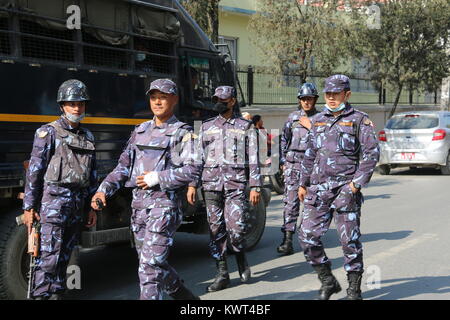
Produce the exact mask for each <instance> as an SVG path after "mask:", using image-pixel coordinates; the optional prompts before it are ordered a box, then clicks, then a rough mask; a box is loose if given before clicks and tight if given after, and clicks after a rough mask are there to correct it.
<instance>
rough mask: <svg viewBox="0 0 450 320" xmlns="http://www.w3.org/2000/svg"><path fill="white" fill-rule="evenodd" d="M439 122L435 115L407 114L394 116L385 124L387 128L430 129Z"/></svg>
mask: <svg viewBox="0 0 450 320" xmlns="http://www.w3.org/2000/svg"><path fill="white" fill-rule="evenodd" d="M438 124H439V117H438V116H437V115H436V116H435V115H418V114H407V115H405V116H395V117H393V118H392V119H391V120H389V121H388V123H387V124H386V128H387V129H398V130H400V129H403V130H404V129H430V128H435V127H437V126H438Z"/></svg>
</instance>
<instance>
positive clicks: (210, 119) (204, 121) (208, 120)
mask: <svg viewBox="0 0 450 320" xmlns="http://www.w3.org/2000/svg"><path fill="white" fill-rule="evenodd" d="M216 118H217V117H212V118H209V119H206V120H203V121H202V123H206V122H210V121H212V120H215V119H216Z"/></svg>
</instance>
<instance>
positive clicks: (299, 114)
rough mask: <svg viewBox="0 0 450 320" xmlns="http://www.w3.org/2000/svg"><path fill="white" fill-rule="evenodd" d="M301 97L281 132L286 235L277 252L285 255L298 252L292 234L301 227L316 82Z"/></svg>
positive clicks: (302, 87) (305, 86) (284, 232)
mask: <svg viewBox="0 0 450 320" xmlns="http://www.w3.org/2000/svg"><path fill="white" fill-rule="evenodd" d="M297 98H298V102H299V110H298V111H294V112H292V113H291V114H290V115H289V117H288V120H287V121H286V123H285V124H284V127H283V133H282V135H281V151H282V152H281V158H280V164H281V165H282V166H283V172H284V199H283V201H284V211H283V226H282V227H281V232H282V233H283V235H284V236H283V242H282V243H281V244H280V245H279V246H278V248H277V251H278V253H281V254H283V255H290V254H292V253H294V249H293V247H292V236H293V235H294V233H295V229H296V227H297V219H298V216H299V210H300V200H299V198H298V187H299V179H300V165H301V162H302V161H303V156H304V154H305V151H306V145H307V141H306V140H307V137H308V133H309V131H310V130H311V127H312V124H314V119H315V117H316V115H317V114H318V111H317V110H316V102H317V99H318V98H319V94H318V93H317V88H316V86H315V85H314V84H313V83H309V82H307V83H304V84H303V85H302V86H301V88H300V89H299V91H298V94H297Z"/></svg>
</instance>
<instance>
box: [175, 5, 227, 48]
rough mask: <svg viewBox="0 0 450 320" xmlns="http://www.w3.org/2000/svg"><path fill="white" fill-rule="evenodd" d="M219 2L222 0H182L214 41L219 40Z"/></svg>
mask: <svg viewBox="0 0 450 320" xmlns="http://www.w3.org/2000/svg"><path fill="white" fill-rule="evenodd" d="M219 2H220V0H182V2H181V4H182V5H183V7H185V8H186V10H187V11H188V12H189V14H190V15H191V16H192V17H193V18H194V20H195V21H196V22H197V23H198V25H199V26H200V28H202V29H203V31H204V32H205V33H206V34H207V35H208V37H209V38H210V39H211V41H212V42H213V43H218V42H219Z"/></svg>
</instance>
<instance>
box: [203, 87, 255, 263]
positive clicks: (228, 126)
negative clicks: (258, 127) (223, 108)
mask: <svg viewBox="0 0 450 320" xmlns="http://www.w3.org/2000/svg"><path fill="white" fill-rule="evenodd" d="M222 88H224V87H219V88H217V90H216V93H217V92H221V95H219V96H218V97H220V98H221V99H227V98H229V97H230V92H227V91H225V90H223V91H221V90H222ZM225 88H227V87H225ZM251 126H252V123H251V122H250V121H247V120H245V119H243V118H241V117H238V116H236V115H233V116H232V117H231V118H230V119H225V118H224V117H223V116H222V115H219V116H217V117H214V118H211V119H208V120H206V121H204V122H203V124H202V126H201V128H200V135H199V148H198V152H199V155H200V157H201V163H202V168H203V172H202V176H201V181H202V185H203V191H204V193H205V202H206V209H207V213H208V223H209V228H210V237H211V240H210V245H209V246H210V250H211V254H212V256H213V258H215V259H216V260H219V259H222V258H223V257H224V255H225V252H226V249H227V241H228V238H229V241H230V245H231V247H232V248H233V251H234V252H241V251H243V250H244V249H245V246H246V243H245V238H244V235H245V232H246V228H247V219H246V216H247V214H248V201H247V196H246V193H245V188H246V186H247V184H248V185H249V186H250V187H260V186H261V177H260V166H259V161H258V145H257V135H256V132H255V130H254V129H253V130H249V129H250V128H251Z"/></svg>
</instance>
